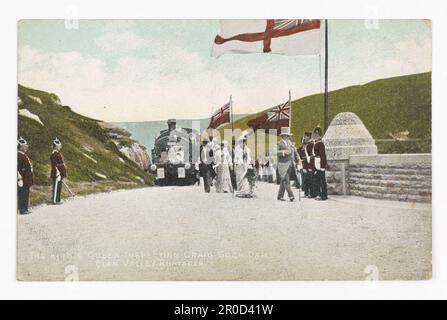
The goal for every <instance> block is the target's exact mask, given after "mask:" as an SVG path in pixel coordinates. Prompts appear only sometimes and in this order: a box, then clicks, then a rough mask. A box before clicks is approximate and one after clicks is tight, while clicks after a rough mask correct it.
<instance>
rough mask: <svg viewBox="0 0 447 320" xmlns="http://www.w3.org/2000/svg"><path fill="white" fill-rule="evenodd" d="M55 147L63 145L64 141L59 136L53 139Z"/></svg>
mask: <svg viewBox="0 0 447 320" xmlns="http://www.w3.org/2000/svg"><path fill="white" fill-rule="evenodd" d="M55 147H62V143H61V141H60V140H59V139H58V138H57V137H56V138H54V140H53V148H55Z"/></svg>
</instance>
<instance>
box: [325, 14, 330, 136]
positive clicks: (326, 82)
mask: <svg viewBox="0 0 447 320" xmlns="http://www.w3.org/2000/svg"><path fill="white" fill-rule="evenodd" d="M328 60H329V59H328V21H327V19H326V20H324V132H325V133H326V131H327V129H328V127H329V106H328V98H329V97H328V69H329V68H328Z"/></svg>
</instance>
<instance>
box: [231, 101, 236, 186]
mask: <svg viewBox="0 0 447 320" xmlns="http://www.w3.org/2000/svg"><path fill="white" fill-rule="evenodd" d="M230 118H231V160H232V163H233V175H236V172H235V171H234V168H235V167H234V148H235V138H234V118H233V95H231V94H230ZM231 184H233V182H231ZM232 189H233V194H234V186H233V185H232Z"/></svg>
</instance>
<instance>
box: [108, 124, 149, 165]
mask: <svg viewBox="0 0 447 320" xmlns="http://www.w3.org/2000/svg"><path fill="white" fill-rule="evenodd" d="M100 125H101V127H102V128H103V129H104V130H105V131H106V133H107V135H108V136H109V137H110V138H111V139H112V141H113V142H114V143H115V145H116V146H117V148H118V150H119V151H120V152H121V154H122V155H124V156H125V157H126V158H127V159H129V160H131V161H133V162H135V163H136V164H137V165H138V166H139V167H140V168H142V169H143V170H147V169H148V168H149V166H150V165H151V163H150V157H149V154H148V152H147V148H146V147H145V146H143V145H142V144H140V143H139V142H138V141H136V140H133V139H132V136H131V133H130V132H129V131H127V130H125V129H123V128H120V127H118V126H116V125H114V124H111V123H105V122H102V123H101V124H100Z"/></svg>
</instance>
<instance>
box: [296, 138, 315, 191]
mask: <svg viewBox="0 0 447 320" xmlns="http://www.w3.org/2000/svg"><path fill="white" fill-rule="evenodd" d="M311 138H312V133H311V132H305V133H304V135H303V138H302V140H301V146H300V147H299V149H298V155H299V157H300V162H301V176H302V177H303V179H302V180H303V183H302V189H303V190H304V196H305V197H309V195H310V194H311V193H310V187H311V184H310V181H311V179H312V176H311V174H312V173H310V172H309V160H310V159H308V157H306V150H307V146H308V144H309V142H310V139H311Z"/></svg>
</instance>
